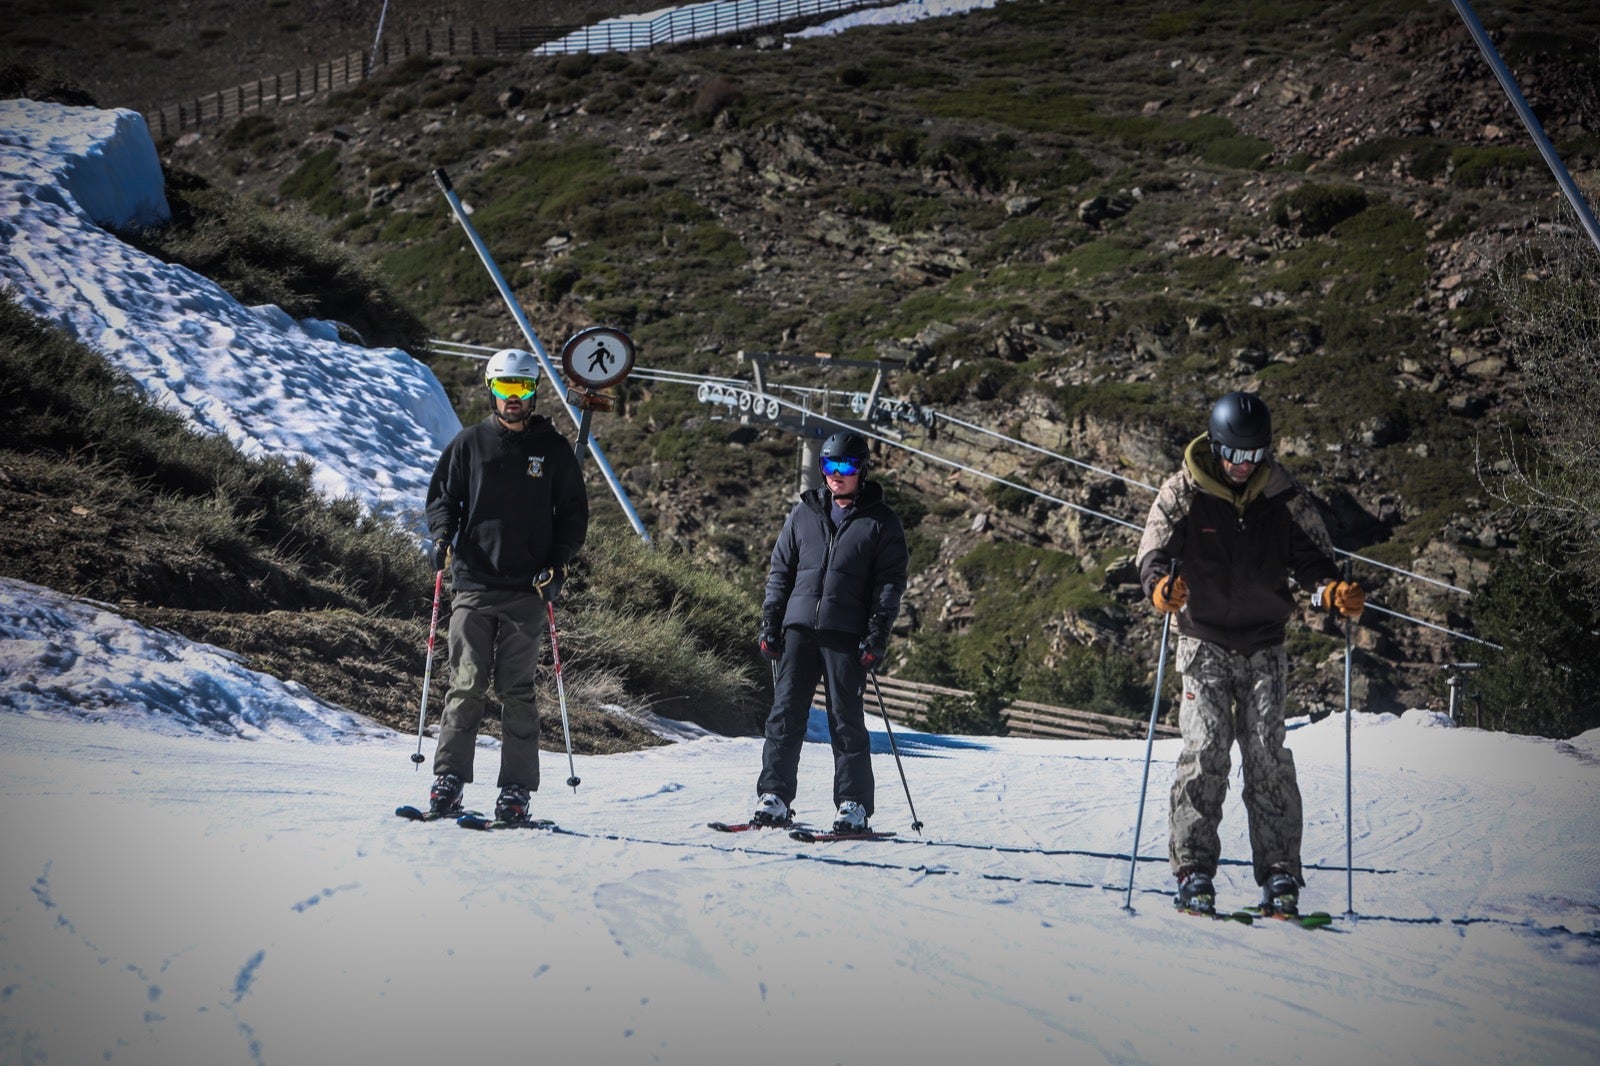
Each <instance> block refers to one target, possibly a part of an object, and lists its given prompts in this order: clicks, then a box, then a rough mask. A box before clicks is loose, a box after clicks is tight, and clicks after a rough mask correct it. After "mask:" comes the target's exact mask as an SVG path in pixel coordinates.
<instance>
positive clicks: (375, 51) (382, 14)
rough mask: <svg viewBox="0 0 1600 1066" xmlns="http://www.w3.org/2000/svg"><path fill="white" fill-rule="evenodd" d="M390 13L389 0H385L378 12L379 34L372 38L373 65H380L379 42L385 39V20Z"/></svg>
mask: <svg viewBox="0 0 1600 1066" xmlns="http://www.w3.org/2000/svg"><path fill="white" fill-rule="evenodd" d="M388 14H389V0H383V10H382V11H379V12H378V34H377V36H375V37H374V38H372V65H373V66H377V65H378V42H379V41H381V40H383V20H384V17H385V16H387V15H388Z"/></svg>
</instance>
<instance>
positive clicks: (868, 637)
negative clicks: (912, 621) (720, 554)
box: [750, 430, 908, 832]
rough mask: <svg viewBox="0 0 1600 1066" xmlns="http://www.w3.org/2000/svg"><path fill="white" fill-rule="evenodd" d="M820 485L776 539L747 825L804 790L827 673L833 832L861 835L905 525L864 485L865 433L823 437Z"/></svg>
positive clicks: (780, 817) (901, 579)
mask: <svg viewBox="0 0 1600 1066" xmlns="http://www.w3.org/2000/svg"><path fill="white" fill-rule="evenodd" d="M821 465H822V476H823V480H824V481H825V482H826V487H825V488H820V489H812V490H810V491H808V492H806V493H804V494H803V495H802V496H801V498H800V502H799V503H798V504H796V505H795V507H794V510H792V511H790V512H789V518H788V520H787V521H786V522H785V523H784V525H783V532H781V533H780V534H779V535H778V542H777V544H776V545H774V547H773V549H772V562H771V565H770V567H769V568H768V572H767V589H766V597H765V599H764V601H763V605H762V608H761V633H760V642H761V651H762V654H764V655H766V656H767V658H769V659H772V660H775V661H776V663H777V665H776V668H775V669H774V671H773V675H774V676H773V701H772V713H771V714H770V715H769V716H768V717H767V730H766V734H767V735H766V743H765V745H764V746H763V748H762V753H761V775H760V777H759V778H758V779H757V781H756V792H757V793H758V795H759V796H760V800H759V802H758V804H757V806H756V811H755V814H753V815H752V816H751V819H750V820H751V821H752V822H754V823H756V824H758V825H784V824H787V823H788V822H789V820H790V813H789V807H790V805H791V804H793V802H794V796H795V791H796V789H797V787H798V777H799V769H800V749H801V746H802V744H803V743H804V742H805V736H806V721H807V719H808V718H809V716H810V712H811V696H812V693H813V692H815V691H816V687H817V679H818V678H819V677H821V678H822V680H823V683H824V686H825V691H826V693H827V703H828V732H829V735H830V737H831V738H832V741H833V802H834V805H835V807H836V808H837V809H838V814H837V816H836V818H835V821H834V823H833V827H834V830H835V831H837V832H865V831H866V829H867V827H868V826H867V819H868V818H870V817H871V816H872V811H873V778H872V751H871V745H870V742H869V739H868V735H867V726H866V716H865V713H864V710H863V707H862V697H863V695H864V693H865V688H866V682H867V678H866V675H867V671H869V670H876V669H877V668H878V666H879V664H881V663H882V662H883V657H884V652H885V649H886V648H887V646H888V643H889V627H890V626H891V625H892V624H893V623H894V619H895V616H896V615H897V614H898V613H899V611H900V597H901V595H902V594H904V592H905V587H906V564H907V560H908V553H907V550H906V535H905V530H904V528H903V527H902V526H901V524H900V519H899V517H898V516H897V515H896V514H895V513H894V510H893V509H892V508H890V506H889V505H888V504H887V503H886V502H884V498H883V488H882V487H881V486H880V485H878V484H877V483H875V482H872V481H868V480H867V440H866V438H865V437H863V436H862V435H861V434H859V433H853V432H850V431H848V430H846V431H842V432H839V433H835V434H833V435H832V436H831V437H829V438H828V439H827V440H826V441H824V442H823V444H822V455H821Z"/></svg>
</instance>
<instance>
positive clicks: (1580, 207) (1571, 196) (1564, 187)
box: [1451, 0, 1600, 250]
mask: <svg viewBox="0 0 1600 1066" xmlns="http://www.w3.org/2000/svg"><path fill="white" fill-rule="evenodd" d="M1451 2H1452V3H1454V4H1455V8H1456V13H1457V14H1459V15H1460V16H1461V21H1462V22H1464V23H1466V26H1467V32H1468V33H1470V34H1472V39H1473V41H1475V42H1477V45H1478V51H1480V52H1482V53H1483V58H1484V59H1486V60H1488V62H1489V69H1490V70H1492V71H1494V76H1495V78H1496V79H1497V80H1498V81H1499V82H1500V88H1501V89H1503V90H1504V91H1505V94H1506V98H1507V99H1509V100H1510V101H1511V106H1512V107H1513V108H1515V109H1516V112H1517V117H1518V118H1520V119H1522V124H1523V125H1524V126H1526V127H1527V128H1528V134H1529V135H1530V136H1531V137H1532V138H1533V143H1534V145H1535V146H1536V147H1537V148H1538V149H1539V154H1540V155H1542V156H1544V161H1545V165H1546V166H1548V167H1549V168H1550V172H1551V173H1552V174H1554V175H1555V177H1556V184H1557V185H1559V186H1561V192H1562V193H1563V194H1564V195H1565V196H1566V198H1567V203H1569V204H1571V205H1572V210H1573V211H1574V212H1576V213H1577V216H1578V221H1579V222H1580V223H1582V224H1583V228H1584V231H1585V232H1586V233H1588V234H1589V240H1590V241H1591V242H1592V243H1593V244H1594V246H1595V248H1596V249H1597V250H1600V221H1596V220H1595V216H1594V212H1593V211H1591V210H1590V209H1589V203H1588V201H1587V200H1585V199H1584V198H1583V193H1582V192H1581V191H1579V189H1578V185H1577V183H1576V182H1574V181H1573V180H1572V175H1571V174H1570V173H1568V172H1567V167H1566V164H1564V163H1562V162H1561V157H1560V156H1559V155H1557V154H1556V150H1555V146H1554V145H1552V144H1551V143H1550V138H1549V137H1547V136H1546V135H1545V132H1544V127H1543V126H1542V125H1540V124H1539V119H1538V117H1537V116H1535V115H1534V113H1533V108H1531V107H1529V106H1528V99H1527V97H1525V96H1523V95H1522V90H1521V89H1519V88H1517V82H1516V79H1515V78H1513V77H1512V76H1511V71H1510V70H1509V69H1507V67H1506V64H1505V60H1503V59H1501V58H1500V52H1499V51H1498V50H1497V49H1496V48H1495V46H1494V42H1493V41H1491V40H1489V34H1488V33H1487V32H1485V30H1484V28H1483V23H1481V22H1479V21H1478V16H1477V15H1476V14H1474V13H1473V10H1472V7H1471V5H1469V4H1468V3H1467V0H1451Z"/></svg>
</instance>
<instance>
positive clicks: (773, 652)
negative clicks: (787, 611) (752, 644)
mask: <svg viewBox="0 0 1600 1066" xmlns="http://www.w3.org/2000/svg"><path fill="white" fill-rule="evenodd" d="M757 639H758V640H759V641H760V644H761V654H762V655H765V656H766V657H767V658H769V659H773V660H777V659H781V658H782V657H783V607H782V606H780V605H779V604H776V603H772V604H768V605H767V606H765V607H763V608H761V635H760V636H759V637H758V638H757Z"/></svg>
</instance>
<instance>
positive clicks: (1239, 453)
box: [1211, 444, 1268, 463]
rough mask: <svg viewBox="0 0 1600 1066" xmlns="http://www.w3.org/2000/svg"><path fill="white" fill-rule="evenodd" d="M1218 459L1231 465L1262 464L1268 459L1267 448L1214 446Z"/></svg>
mask: <svg viewBox="0 0 1600 1066" xmlns="http://www.w3.org/2000/svg"><path fill="white" fill-rule="evenodd" d="M1211 447H1212V450H1214V451H1215V452H1216V453H1217V458H1218V459H1224V460H1226V461H1228V462H1230V463H1260V462H1261V461H1262V460H1263V459H1265V458H1266V457H1267V451H1268V449H1266V448H1230V447H1228V446H1227V445H1226V444H1213V445H1212V446H1211Z"/></svg>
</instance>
